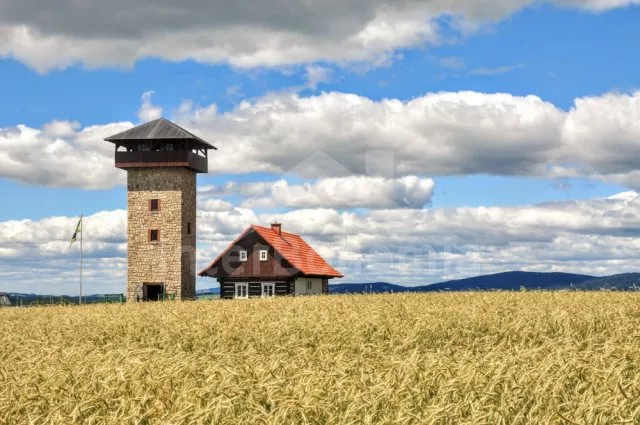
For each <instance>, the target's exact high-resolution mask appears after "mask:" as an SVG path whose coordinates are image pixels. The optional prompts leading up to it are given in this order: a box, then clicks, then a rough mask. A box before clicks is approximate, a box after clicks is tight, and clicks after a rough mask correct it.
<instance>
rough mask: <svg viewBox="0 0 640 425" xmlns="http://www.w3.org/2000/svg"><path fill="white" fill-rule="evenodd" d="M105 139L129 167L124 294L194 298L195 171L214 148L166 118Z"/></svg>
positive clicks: (147, 298)
mask: <svg viewBox="0 0 640 425" xmlns="http://www.w3.org/2000/svg"><path fill="white" fill-rule="evenodd" d="M105 140H106V141H108V142H111V143H113V144H114V145H115V162H116V167H118V168H121V169H123V170H127V259H128V268H127V300H128V301H156V300H159V299H163V298H170V299H171V298H175V299H194V298H195V295H196V280H195V267H196V264H195V251H196V173H206V172H207V169H208V165H207V156H208V153H207V152H208V150H209V149H216V148H215V147H214V146H212V145H210V144H209V143H207V142H205V141H204V140H202V139H201V138H199V137H197V136H195V135H193V134H192V133H190V132H188V131H187V130H185V129H183V128H181V127H179V126H178V125H176V124H174V123H172V122H171V121H168V120H166V119H164V118H160V119H157V120H155V121H151V122H148V123H146V124H142V125H140V126H138V127H134V128H132V129H130V130H127V131H124V132H122V133H118V134H116V135H113V136H111V137H107V138H106V139H105Z"/></svg>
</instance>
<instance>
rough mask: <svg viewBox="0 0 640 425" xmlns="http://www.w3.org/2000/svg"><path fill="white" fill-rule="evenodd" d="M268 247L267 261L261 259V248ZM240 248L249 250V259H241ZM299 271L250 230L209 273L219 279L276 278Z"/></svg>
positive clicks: (286, 276) (292, 274)
mask: <svg viewBox="0 0 640 425" xmlns="http://www.w3.org/2000/svg"><path fill="white" fill-rule="evenodd" d="M263 249H266V250H267V251H268V252H267V261H260V250H263ZM240 250H245V251H247V260H246V261H240V257H239V253H240ZM298 273H299V271H298V270H297V269H296V268H295V267H293V266H292V265H291V263H289V261H287V260H286V259H285V258H283V257H282V256H281V255H280V254H279V253H278V252H276V251H275V249H274V248H273V247H272V246H270V245H269V244H267V243H266V241H265V240H264V239H262V238H261V237H260V235H258V233H257V232H255V231H249V232H248V233H247V234H246V235H245V236H244V237H242V238H241V239H239V240H238V241H236V242H235V244H234V246H233V247H232V248H231V249H230V250H229V251H228V252H226V253H225V254H224V255H223V256H222V257H220V258H219V259H218V261H217V262H216V263H215V264H214V265H213V267H211V268H209V269H208V270H207V273H206V274H207V275H208V276H211V277H215V278H218V279H224V278H247V279H249V278H250V279H265V280H268V279H274V278H288V277H291V276H295V275H296V274H298Z"/></svg>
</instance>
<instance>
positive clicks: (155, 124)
mask: <svg viewBox="0 0 640 425" xmlns="http://www.w3.org/2000/svg"><path fill="white" fill-rule="evenodd" d="M104 140H106V141H107V142H127V141H134V140H137V141H140V140H174V141H180V140H184V141H186V140H193V141H195V142H198V143H199V144H201V145H204V146H206V147H207V148H209V149H217V148H216V147H215V146H213V145H212V144H210V143H209V142H205V141H204V140H202V139H201V138H199V137H198V136H196V135H195V134H193V133H191V132H189V131H187V130H185V129H184V128H182V127H180V126H179V125H177V124H174V123H172V122H171V121H169V120H167V119H165V118H158V119H157V120H153V121H149V122H148V123H146V124H142V125H139V126H137V127H133V128H131V129H129V130H126V131H123V132H121V133H118V134H114V135H113V136H109V137H107V138H106V139H104Z"/></svg>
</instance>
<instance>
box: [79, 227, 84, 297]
mask: <svg viewBox="0 0 640 425" xmlns="http://www.w3.org/2000/svg"><path fill="white" fill-rule="evenodd" d="M80 226H81V227H80V299H79V300H78V305H81V304H82V234H83V233H84V223H83V222H82V216H80Z"/></svg>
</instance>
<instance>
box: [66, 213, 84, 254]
mask: <svg viewBox="0 0 640 425" xmlns="http://www.w3.org/2000/svg"><path fill="white" fill-rule="evenodd" d="M78 233H82V216H80V220H78V225H77V226H76V231H75V232H73V236H71V243H70V244H69V248H71V245H73V243H74V242H75V241H76V238H77V237H78Z"/></svg>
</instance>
